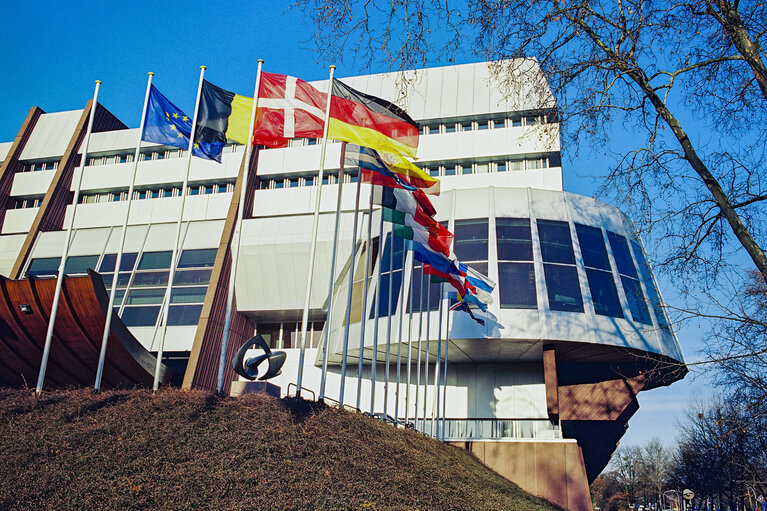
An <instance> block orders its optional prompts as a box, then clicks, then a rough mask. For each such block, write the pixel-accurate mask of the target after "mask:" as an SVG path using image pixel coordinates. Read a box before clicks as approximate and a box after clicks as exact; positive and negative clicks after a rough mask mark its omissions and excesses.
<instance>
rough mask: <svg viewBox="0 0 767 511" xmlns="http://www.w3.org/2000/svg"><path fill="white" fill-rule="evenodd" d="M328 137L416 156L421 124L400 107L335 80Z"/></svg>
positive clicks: (379, 149) (388, 151)
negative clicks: (419, 125)
mask: <svg viewBox="0 0 767 511" xmlns="http://www.w3.org/2000/svg"><path fill="white" fill-rule="evenodd" d="M332 96H333V99H332V101H331V105H330V123H329V124H328V138H332V139H335V140H343V141H346V142H351V143H353V144H357V145H360V146H363V147H370V148H371V149H376V150H378V151H381V152H384V153H393V154H399V155H404V156H410V157H413V158H414V157H415V155H416V151H417V150H418V123H416V122H415V121H414V120H413V119H411V118H410V116H409V115H408V114H407V113H406V112H405V111H404V110H402V109H401V108H400V107H398V106H397V105H395V104H394V103H391V102H389V101H386V100H384V99H381V98H377V97H375V96H371V95H369V94H365V93H364V92H360V91H358V90H355V89H352V88H351V87H349V86H348V85H346V84H345V83H343V82H342V81H340V80H333V90H332Z"/></svg>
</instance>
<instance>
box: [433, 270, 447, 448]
mask: <svg viewBox="0 0 767 511" xmlns="http://www.w3.org/2000/svg"><path fill="white" fill-rule="evenodd" d="M439 288H440V292H439V328H438V329H437V332H438V333H437V360H436V362H435V364H434V404H433V405H432V407H431V436H434V426H435V424H434V423H435V421H436V417H435V415H437V414H439V364H440V361H441V360H442V309H443V305H444V302H445V299H444V298H443V295H444V294H445V284H444V282H443V283H442V284H440V285H439ZM437 436H438V437H439V427H437Z"/></svg>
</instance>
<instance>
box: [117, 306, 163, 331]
mask: <svg viewBox="0 0 767 511" xmlns="http://www.w3.org/2000/svg"><path fill="white" fill-rule="evenodd" d="M159 313H160V306H159V305H153V306H151V307H126V308H125V310H123V315H122V317H121V318H120V319H122V321H123V323H125V325H126V326H154V325H155V323H156V322H157V316H158V314H159Z"/></svg>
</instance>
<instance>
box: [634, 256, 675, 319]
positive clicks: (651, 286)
mask: <svg viewBox="0 0 767 511" xmlns="http://www.w3.org/2000/svg"><path fill="white" fill-rule="evenodd" d="M631 248H632V249H633V251H634V258H635V259H636V261H637V264H638V265H639V272H640V273H641V275H642V282H644V287H645V289H646V290H647V294H648V297H649V299H650V305H651V306H652V308H653V310H654V311H655V320H656V321H657V322H658V326H660V327H661V328H665V329H668V327H669V322H668V316H667V315H666V311H665V310H664V307H663V302H661V299H660V294H659V293H658V290H657V289H656V288H655V282H654V281H653V278H652V273H651V272H650V265H648V264H647V259H646V258H645V256H644V251H643V250H642V247H640V246H639V243H637V242H636V241H632V242H631Z"/></svg>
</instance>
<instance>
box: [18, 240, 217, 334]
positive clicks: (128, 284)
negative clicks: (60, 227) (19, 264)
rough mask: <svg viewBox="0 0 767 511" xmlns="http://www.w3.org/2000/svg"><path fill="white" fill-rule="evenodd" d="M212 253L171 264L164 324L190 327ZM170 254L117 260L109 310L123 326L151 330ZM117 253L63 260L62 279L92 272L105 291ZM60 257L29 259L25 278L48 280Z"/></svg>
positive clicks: (184, 255)
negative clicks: (95, 271) (112, 306)
mask: <svg viewBox="0 0 767 511" xmlns="http://www.w3.org/2000/svg"><path fill="white" fill-rule="evenodd" d="M216 251H217V250H216V249H215V248H210V249H198V250H184V251H182V252H181V256H180V258H179V260H178V264H177V265H176V267H177V269H176V273H175V276H174V278H173V289H172V291H171V295H170V305H169V309H168V325H170V326H179V325H196V324H197V322H198V320H199V317H200V312H201V311H202V303H203V301H204V300H205V293H206V292H207V289H208V283H209V282H210V275H211V271H212V270H211V268H212V267H213V262H214V260H215V258H216ZM171 256H172V252H171V251H169V250H168V251H156V252H155V251H153V252H141V253H139V252H129V253H125V254H123V256H122V259H121V260H120V269H119V271H118V272H117V273H118V277H117V288H116V294H115V311H116V312H117V313H118V314H119V315H120V316H121V318H122V320H123V323H125V324H126V325H127V326H137V327H138V326H154V325H155V324H156V323H157V322H158V321H159V314H160V309H161V308H162V302H163V298H164V296H165V293H166V290H167V287H168V278H169V276H170V271H169V270H170V262H171ZM116 261H117V254H113V253H112V254H104V255H102V256H99V255H85V256H72V257H68V258H67V263H66V266H65V267H64V273H65V274H81V273H85V272H87V270H88V268H92V269H95V268H98V271H99V272H100V273H101V276H102V278H103V280H104V286H105V287H106V289H107V292H108V291H109V290H110V289H111V285H112V279H113V278H114V274H115V264H116ZM60 262H61V258H59V257H45V258H38V259H33V260H32V261H31V262H30V264H29V268H28V269H27V275H31V276H36V277H41V276H54V275H56V273H57V270H58V267H59V264H60Z"/></svg>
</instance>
